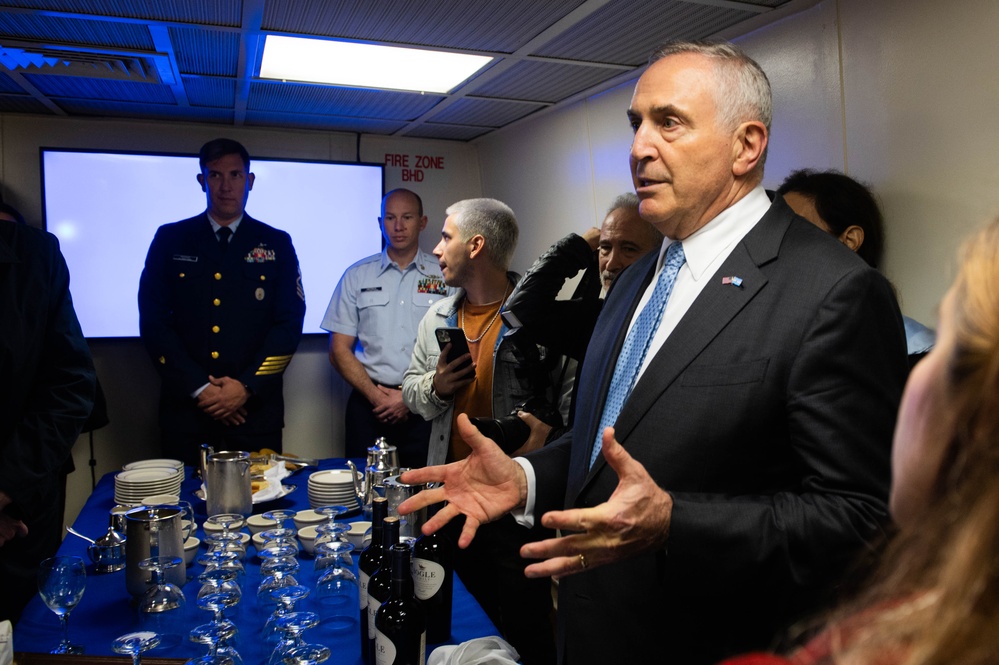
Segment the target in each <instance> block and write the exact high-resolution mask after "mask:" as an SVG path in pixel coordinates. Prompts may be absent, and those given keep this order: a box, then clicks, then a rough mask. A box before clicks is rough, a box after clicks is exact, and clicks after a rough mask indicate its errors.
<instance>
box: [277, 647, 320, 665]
mask: <svg viewBox="0 0 999 665" xmlns="http://www.w3.org/2000/svg"><path fill="white" fill-rule="evenodd" d="M329 657H330V650H329V647H324V646H323V645H321V644H305V645H302V646H300V647H294V648H293V649H291V650H289V651H288V652H287V653H285V655H284V665H319V663H324V662H326V661H327V660H328V659H329Z"/></svg>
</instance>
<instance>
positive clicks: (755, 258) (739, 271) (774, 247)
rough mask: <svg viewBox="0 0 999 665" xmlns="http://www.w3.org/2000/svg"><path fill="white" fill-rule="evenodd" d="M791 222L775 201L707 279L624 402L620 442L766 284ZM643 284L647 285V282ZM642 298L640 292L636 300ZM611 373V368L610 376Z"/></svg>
mask: <svg viewBox="0 0 999 665" xmlns="http://www.w3.org/2000/svg"><path fill="white" fill-rule="evenodd" d="M792 218H793V213H792V212H791V210H790V208H788V207H787V205H786V204H785V203H784V201H783V199H781V198H780V197H777V198H776V200H775V202H774V204H773V205H771V207H770V209H769V210H768V211H767V214H766V215H764V216H763V219H761V220H760V222H759V223H758V224H757V225H756V226H755V227H753V229H752V230H751V231H750V232H749V233H748V234H747V235H746V237H745V238H743V240H742V241H741V242H740V243H739V244H738V245H736V247H735V249H734V250H732V253H731V254H730V255H729V257H728V258H727V259H725V261H724V263H722V266H721V268H719V269H718V271H717V272H716V273H715V274H714V275H711V276H710V277H709V278H708V283H707V284H706V285H705V286H704V289H703V290H702V291H701V293H700V295H698V296H697V298H696V299H695V300H694V302H693V304H691V306H690V309H688V310H687V312H686V314H684V316H683V318H682V319H681V320H680V322H679V324H677V326H676V328H675V329H674V330H673V332H672V333H671V334H670V336H669V338H668V339H667V340H666V343H665V344H663V346H662V348H661V349H660V350H659V352H658V353H657V354H656V356H655V357H654V358H653V359H652V361H651V362H650V364H649V366H648V367H647V368H646V370H645V372H644V373H643V374H642V376H641V378H640V379H639V381H638V383H637V384H635V388H634V389H633V390H632V392H631V395H630V396H629V397H628V399H627V401H626V402H625V403H624V408H623V409H622V410H621V414H620V415H619V416H618V419H617V423H616V424H615V436H616V438H617V440H618V441H624V440H625V439H626V438H627V437H628V435H629V434H630V433H631V432H632V430H634V428H635V426H636V425H637V424H638V423H639V422H640V421H641V420H642V419H643V418H644V417H645V415H646V414H647V413H648V411H649V409H651V408H652V406H653V404H655V402H656V400H658V399H659V397H660V396H661V395H662V394H663V392H665V391H666V390H667V389H668V388H669V386H670V385H672V383H673V382H674V381H675V380H676V379H677V378H678V377H679V376H680V374H681V373H682V372H683V370H684V369H685V368H686V367H687V366H688V365H689V364H690V363H691V362H692V361H693V360H694V359H695V358H696V357H697V356H698V355H700V353H701V352H703V351H704V349H705V348H706V347H707V346H708V345H709V344H710V343H711V341H712V340H713V339H714V338H715V337H716V336H717V335H718V333H719V332H721V330H722V329H724V328H725V326H727V325H728V324H729V323H730V322H731V321H732V319H733V318H735V316H736V315H738V313H739V312H740V311H741V310H742V309H743V308H744V307H745V306H746V305H747V304H748V303H749V302H750V301H751V300H752V299H753V297H754V296H755V295H756V294H757V293H759V291H760V290H761V289H762V288H763V287H764V286H765V285H766V283H767V278H766V275H765V274H764V273H763V272H762V271H761V270H760V267H761V266H763V265H764V264H766V263H769V262H770V261H773V260H775V259H776V258H777V254H778V250H779V248H780V243H781V240H782V239H783V237H784V234H785V232H786V231H787V227H788V225H789V224H790V221H791V219H792ZM653 267H654V266H653ZM726 275H727V276H733V275H737V276H739V277H741V278H742V280H743V282H742V286H741V287H737V286H734V285H731V284H722V277H723V276H726ZM645 284H646V285H647V284H648V281H647V280H646V282H645ZM641 293H642V291H641V290H640V291H639V292H638V295H637V296H636V301H637V299H638V298H640V297H641ZM633 308H634V307H633ZM627 320H629V319H626V321H627ZM625 325H626V324H625ZM621 340H623V335H622V336H621V339H620V340H618V342H617V344H616V345H615V353H614V355H613V356H612V357H613V358H614V360H615V361H616V359H617V351H618V350H619V349H620V347H621V344H622V341H621ZM613 371H614V368H613V364H611V367H610V372H611V374H612V373H613ZM609 383H610V379H609V378H607V380H606V382H605V383H603V384H602V386H601V390H602V394H606V392H607V388H608V386H609ZM601 405H602V402H601ZM597 418H598V419H599V416H598V417H597ZM594 436H595V434H594ZM605 464H606V462H605V461H604V458H603V456H600V457H598V458H597V461H596V463H595V464H594V465H593V468H592V469H590V472H589V474H588V475H587V482H588V481H589V480H590V479H591V478H593V476H594V475H595V474H596V473H597V472H598V471H599V470H600V469H601V468H602V467H603V465H605Z"/></svg>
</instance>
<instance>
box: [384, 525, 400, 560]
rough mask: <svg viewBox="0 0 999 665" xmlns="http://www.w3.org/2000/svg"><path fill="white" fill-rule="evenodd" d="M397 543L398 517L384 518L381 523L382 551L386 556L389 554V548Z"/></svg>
mask: <svg viewBox="0 0 999 665" xmlns="http://www.w3.org/2000/svg"><path fill="white" fill-rule="evenodd" d="M398 542H399V518H398V517H386V518H385V521H384V522H383V523H382V551H384V552H385V554H386V555H388V553H389V548H391V547H392V546H393V545H395V544H397V543H398Z"/></svg>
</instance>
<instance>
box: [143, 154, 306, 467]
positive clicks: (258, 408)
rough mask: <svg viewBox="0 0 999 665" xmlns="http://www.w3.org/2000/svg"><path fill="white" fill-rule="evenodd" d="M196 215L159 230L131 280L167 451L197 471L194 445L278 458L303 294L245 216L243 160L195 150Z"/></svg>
mask: <svg viewBox="0 0 999 665" xmlns="http://www.w3.org/2000/svg"><path fill="white" fill-rule="evenodd" d="M199 162H200V165H201V173H199V174H198V182H199V183H200V184H201V188H202V190H203V191H204V192H205V194H206V195H207V199H208V207H207V209H206V210H205V212H203V213H201V214H200V215H197V216H195V217H192V218H190V219H186V220H183V221H180V222H175V223H173V224H165V225H163V226H161V227H160V228H159V229H158V230H157V231H156V236H155V237H154V238H153V242H152V244H151V245H150V247H149V253H148V255H147V256H146V265H145V268H144V269H143V271H142V277H141V278H140V280H139V332H140V335H141V336H142V341H143V343H144V344H145V346H146V350H147V351H148V353H149V355H150V357H151V358H152V360H153V364H154V365H155V367H156V370H157V371H158V372H159V374H160V378H161V379H162V389H161V394H160V428H161V429H162V450H163V454H164V455H169V456H176V457H178V458H179V459H181V460H183V461H184V463H185V464H190V465H195V466H196V465H198V464H199V447H200V445H201V444H203V443H209V444H212V445H214V446H215V447H216V449H218V447H219V446H223V447H224V448H227V449H231V450H260V449H262V448H271V449H273V450H275V451H278V452H280V451H281V428H282V427H283V426H284V396H283V394H282V377H283V374H284V371H285V369H287V367H288V363H289V362H290V361H291V357H292V355H293V354H294V353H295V349H296V348H297V347H298V342H299V339H300V338H301V336H302V320H303V318H304V317H305V293H304V291H303V290H302V275H301V272H300V271H299V267H298V257H297V255H296V254H295V248H294V246H293V245H292V242H291V237H290V236H289V235H288V234H287V233H285V232H284V231H280V230H278V229H275V228H273V227H271V226H268V225H267V224H264V223H263V222H260V221H258V220H256V219H253V218H252V217H250V216H249V215H248V214H246V213H245V211H244V208H245V206H246V200H247V197H248V196H249V194H250V190H251V189H252V188H253V178H254V176H253V173H251V172H250V156H249V154H248V153H247V152H246V148H244V147H243V146H242V145H241V144H239V143H237V142H236V141H233V140H231V139H224V138H221V139H215V140H213V141H209V142H208V143H206V144H205V145H204V146H202V148H201V152H200V154H199Z"/></svg>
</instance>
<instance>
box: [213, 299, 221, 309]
mask: <svg viewBox="0 0 999 665" xmlns="http://www.w3.org/2000/svg"><path fill="white" fill-rule="evenodd" d="M212 304H213V305H215V306H216V307H218V306H219V305H221V304H222V301H221V300H219V299H218V298H216V299H215V300H213V301H212Z"/></svg>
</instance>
